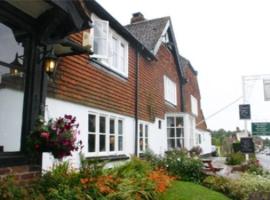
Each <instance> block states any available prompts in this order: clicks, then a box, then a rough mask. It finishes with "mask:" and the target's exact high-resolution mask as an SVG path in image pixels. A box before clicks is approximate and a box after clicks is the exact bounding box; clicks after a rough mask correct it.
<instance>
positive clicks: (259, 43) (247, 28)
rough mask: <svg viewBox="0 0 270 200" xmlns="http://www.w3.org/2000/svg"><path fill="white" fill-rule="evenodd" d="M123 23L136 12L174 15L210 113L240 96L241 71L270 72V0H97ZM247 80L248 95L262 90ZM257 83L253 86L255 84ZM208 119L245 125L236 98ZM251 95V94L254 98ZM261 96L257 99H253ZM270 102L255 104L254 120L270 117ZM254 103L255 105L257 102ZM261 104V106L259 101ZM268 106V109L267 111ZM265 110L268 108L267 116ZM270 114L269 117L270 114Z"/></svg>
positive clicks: (220, 124)
mask: <svg viewBox="0 0 270 200" xmlns="http://www.w3.org/2000/svg"><path fill="white" fill-rule="evenodd" d="M98 2H99V3H100V4H101V5H102V6H103V7H104V8H105V9H106V10H107V11H108V12H109V13H110V14H111V15H112V16H114V17H115V18H116V19H117V20H118V21H119V22H120V23H121V24H123V25H126V24H128V23H129V21H130V18H131V15H132V13H135V12H138V11H140V12H142V13H143V14H144V16H145V18H147V19H153V18H159V17H163V16H170V17H171V19H172V24H173V28H174V32H175V35H176V39H177V44H178V49H179V52H180V54H181V55H182V56H184V57H186V58H187V59H189V60H190V62H191V64H192V65H193V67H194V68H195V69H196V70H197V71H198V79H199V86H200V90H201V96H202V109H203V111H204V115H205V117H206V118H208V116H211V115H212V114H213V113H215V112H216V111H218V110H220V109H221V108H223V107H224V106H226V105H228V104H230V103H231V102H233V101H235V100H236V99H238V98H239V97H240V96H242V83H241V77H242V76H243V75H244V76H247V75H257V74H270V11H269V10H270V1H269V0H203V1H202V0H177V1H175V0H166V1H164V0H163V1H162V0H114V1H108V0H98ZM256 84H257V86H255V87H254V86H253V85H254V84H253V82H252V83H251V82H250V81H248V83H247V84H246V85H247V87H246V90H250V88H251V89H252V93H251V92H248V91H247V93H248V95H247V96H248V97H250V99H251V97H252V98H253V97H254V96H260V95H257V94H256V91H259V90H262V87H259V86H262V85H261V82H260V81H256V83H255V85H256ZM254 88H255V89H254ZM242 101H243V100H242V99H241V100H239V101H238V102H237V103H235V104H233V105H232V106H230V107H229V108H227V109H225V110H224V111H222V112H220V113H219V114H217V115H215V116H214V117H211V118H209V119H207V125H208V127H209V128H210V129H219V128H224V129H227V130H234V129H235V128H236V127H237V126H239V127H240V128H243V122H242V121H239V114H238V104H240V103H242ZM250 101H251V100H250ZM259 101H260V102H263V100H262V99H258V98H257V99H256V100H255V101H254V98H253V103H254V102H256V105H258V102H259ZM269 104H270V102H264V106H266V107H268V109H265V107H260V109H259V108H256V109H255V108H254V107H253V106H252V105H251V106H252V113H253V114H254V115H253V116H254V118H253V121H258V120H259V121H260V120H264V121H266V120H270V105H269ZM255 107H256V106H255ZM257 107H258V106H257ZM266 111H268V112H266ZM261 112H265V113H269V114H268V115H269V118H268V117H267V114H264V115H263V117H262V116H260V113H261ZM267 118H268V119H267Z"/></svg>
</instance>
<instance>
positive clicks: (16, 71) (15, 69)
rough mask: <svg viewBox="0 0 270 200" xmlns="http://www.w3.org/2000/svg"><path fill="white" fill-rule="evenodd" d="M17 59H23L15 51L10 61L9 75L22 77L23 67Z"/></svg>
mask: <svg viewBox="0 0 270 200" xmlns="http://www.w3.org/2000/svg"><path fill="white" fill-rule="evenodd" d="M19 59H21V60H23V56H18V53H16V56H15V59H14V61H13V62H11V63H10V75H11V76H19V77H23V73H24V68H23V65H22V64H21V62H20V61H19Z"/></svg>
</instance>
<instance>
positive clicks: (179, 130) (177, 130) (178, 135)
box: [176, 128, 182, 137]
mask: <svg viewBox="0 0 270 200" xmlns="http://www.w3.org/2000/svg"><path fill="white" fill-rule="evenodd" d="M181 133H182V129H181V128H177V129H176V137H181V135H182V134H181Z"/></svg>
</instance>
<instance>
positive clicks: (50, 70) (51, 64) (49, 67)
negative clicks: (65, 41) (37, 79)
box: [43, 50, 57, 78]
mask: <svg viewBox="0 0 270 200" xmlns="http://www.w3.org/2000/svg"><path fill="white" fill-rule="evenodd" d="M43 62H44V63H43V65H44V70H45V72H46V73H47V74H48V76H49V77H50V78H52V77H53V76H54V74H55V72H56V67H57V57H56V55H55V54H54V51H53V50H51V51H49V53H48V54H47V55H46V56H45V58H44V61H43Z"/></svg>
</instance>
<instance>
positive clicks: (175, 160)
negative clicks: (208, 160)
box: [164, 150, 204, 182]
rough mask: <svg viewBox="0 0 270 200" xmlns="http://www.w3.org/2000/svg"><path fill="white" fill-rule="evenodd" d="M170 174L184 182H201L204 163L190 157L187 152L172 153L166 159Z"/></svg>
mask: <svg viewBox="0 0 270 200" xmlns="http://www.w3.org/2000/svg"><path fill="white" fill-rule="evenodd" d="M164 164H165V167H166V169H167V170H168V172H169V173H170V174H171V175H173V176H177V177H179V178H181V179H182V180H184V181H192V182H201V181H202V180H203V178H204V174H203V173H202V168H203V163H202V161H201V160H199V159H196V158H192V157H189V156H188V154H187V152H186V151H177V150H175V151H171V152H168V153H167V155H166V157H165V158H164Z"/></svg>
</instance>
